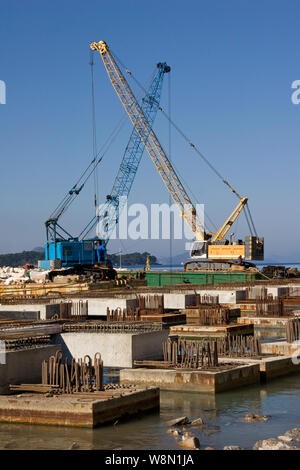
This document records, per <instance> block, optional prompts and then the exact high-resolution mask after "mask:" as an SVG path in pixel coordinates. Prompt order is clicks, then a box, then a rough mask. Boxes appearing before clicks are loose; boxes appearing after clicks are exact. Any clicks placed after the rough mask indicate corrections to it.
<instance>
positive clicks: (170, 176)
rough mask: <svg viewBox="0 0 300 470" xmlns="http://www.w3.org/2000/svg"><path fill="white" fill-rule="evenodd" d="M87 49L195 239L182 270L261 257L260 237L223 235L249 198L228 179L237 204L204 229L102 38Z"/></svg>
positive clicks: (210, 266)
mask: <svg viewBox="0 0 300 470" xmlns="http://www.w3.org/2000/svg"><path fill="white" fill-rule="evenodd" d="M90 48H91V49H92V50H96V51H98V52H99V53H100V55H101V58H102V60H103V63H104V66H105V68H106V71H107V74H108V76H109V79H110V81H111V83H112V86H113V88H114V89H115V91H116V93H117V95H118V97H119V99H120V101H121V103H122V105H123V106H124V108H125V111H126V113H127V114H128V116H129V118H130V120H131V122H132V124H133V126H134V127H135V129H136V131H137V133H138V134H139V136H140V138H141V140H142V141H143V143H144V145H145V148H146V150H147V152H148V154H149V156H150V158H151V160H152V161H153V163H154V165H155V167H156V169H157V171H158V173H159V175H160V177H161V178H162V180H163V182H164V184H165V186H166V188H167V190H168V192H169V194H170V196H171V198H172V199H173V201H174V202H175V204H176V205H177V207H178V209H179V212H180V215H181V217H182V218H183V219H184V221H185V222H186V224H187V225H188V227H189V228H190V229H191V231H192V233H193V234H194V236H195V238H196V241H195V242H194V244H193V246H192V249H191V258H192V259H193V260H195V261H197V260H199V262H198V263H197V262H196V263H195V261H190V262H188V263H186V265H185V269H188V270H190V269H192V270H194V269H196V270H198V269H210V268H213V269H227V268H228V267H230V266H231V263H230V262H228V263H224V261H229V260H234V259H238V258H240V259H248V260H255V259H256V260H261V259H263V239H262V238H258V237H256V236H252V235H251V236H248V237H246V240H245V241H244V242H243V241H242V240H238V241H237V242H234V241H232V240H227V239H226V238H225V235H226V234H227V233H228V231H229V229H230V227H231V226H232V224H233V223H234V222H235V220H236V219H237V217H238V216H239V214H240V213H241V211H242V210H243V209H244V207H245V206H246V204H247V201H248V198H247V197H241V196H239V195H238V194H237V193H236V192H235V191H234V190H233V188H231V187H230V185H229V184H228V183H227V182H226V184H227V185H228V186H229V187H230V189H231V190H233V192H234V193H235V194H236V195H237V196H238V198H239V203H238V205H237V207H236V208H235V209H234V210H233V212H232V213H231V214H230V216H229V217H228V218H227V219H226V221H225V222H224V224H223V225H222V227H221V228H220V229H219V230H218V231H217V232H216V233H210V232H207V231H205V228H204V225H203V222H202V220H200V217H199V216H198V214H197V211H196V208H195V206H194V204H193V203H192V200H191V199H190V197H189V195H188V193H187V191H186V190H185V188H184V186H183V185H182V183H181V181H180V179H179V176H178V175H177V173H176V171H175V169H174V168H173V166H172V164H171V162H170V160H169V158H168V157H167V155H166V152H165V151H164V149H163V147H162V146H161V144H160V142H159V140H158V138H157V136H156V134H155V132H154V130H153V129H152V127H151V126H150V124H149V122H148V120H147V119H146V117H145V116H144V113H143V111H142V109H141V107H140V105H139V103H138V101H137V99H136V97H135V95H134V94H133V92H132V90H131V88H130V86H129V84H128V82H127V80H126V78H125V77H124V75H123V73H122V71H121V69H120V67H119V66H118V64H117V62H116V60H115V58H114V56H113V55H112V53H111V51H110V49H109V47H108V45H107V44H106V42H104V41H100V42H92V43H91V44H90ZM204 259H206V260H207V261H208V263H206V265H205V264H203V261H204ZM221 260H222V261H221ZM220 261H221V263H220ZM212 263H213V265H212Z"/></svg>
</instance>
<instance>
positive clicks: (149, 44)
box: [0, 0, 300, 261]
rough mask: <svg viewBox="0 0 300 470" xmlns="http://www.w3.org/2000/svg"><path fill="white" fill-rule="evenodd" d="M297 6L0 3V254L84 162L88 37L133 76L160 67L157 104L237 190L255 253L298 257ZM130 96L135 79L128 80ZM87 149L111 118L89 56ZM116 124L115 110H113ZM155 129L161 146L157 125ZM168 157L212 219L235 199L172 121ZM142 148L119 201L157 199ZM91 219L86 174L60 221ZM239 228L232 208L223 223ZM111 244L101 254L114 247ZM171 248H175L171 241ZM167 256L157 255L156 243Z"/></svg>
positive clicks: (35, 225) (113, 161)
mask: <svg viewBox="0 0 300 470" xmlns="http://www.w3.org/2000/svg"><path fill="white" fill-rule="evenodd" d="M299 13H300V2H299V1H298V0H289V1H288V2H285V1H283V0H282V1H279V0H252V1H247V0H227V1H226V2H224V1H223V0H218V1H217V0H209V1H208V0H207V1H205V0H196V1H194V0H187V1H186V2H184V3H183V2H182V1H177V0H160V1H158V0H152V1H151V2H146V1H144V0H127V1H121V0H110V1H109V2H102V1H99V0H93V2H90V1H85V2H83V1H78V0H59V1H57V0H51V1H50V0H38V1H37V0H27V1H26V2H25V1H21V0H18V1H17V0H9V1H6V0H0V80H4V81H5V82H6V86H7V103H6V104H5V105H0V155H1V173H0V198H1V205H0V223H1V225H0V228H1V231H0V252H2V253H6V252H16V251H21V250H23V249H32V248H33V247H35V246H40V245H41V244H43V242H44V239H45V233H44V221H45V220H46V218H47V217H48V216H49V215H50V213H51V211H52V210H53V209H54V207H55V206H56V204H57V203H58V202H59V201H60V199H61V198H62V197H63V196H64V194H65V192H66V191H67V190H68V189H69V188H70V187H71V186H72V184H73V182H74V181H75V180H76V178H77V177H78V175H79V174H80V173H81V171H82V170H83V169H84V168H85V167H86V166H87V165H88V163H89V161H90V158H91V152H92V131H91V129H92V117H91V116H92V113H91V81H90V68H89V63H88V62H89V42H90V41H94V40H95V41H99V40H101V39H104V40H105V41H106V42H107V43H108V44H109V45H110V46H111V48H112V49H113V51H115V52H116V54H117V55H118V57H120V58H121V59H122V62H123V63H124V64H126V66H127V67H128V68H129V69H130V70H132V71H133V72H134V74H135V76H136V77H137V78H138V79H139V80H140V82H141V83H146V82H147V81H148V80H149V77H150V76H151V74H152V72H153V69H154V67H155V64H156V63H157V62H158V61H166V62H167V63H168V64H169V65H170V66H171V68H172V71H171V77H170V84H169V83H168V80H165V83H164V90H163V97H162V104H163V106H164V107H168V106H169V101H168V86H169V85H170V86H171V114H172V118H173V119H174V121H176V123H177V124H178V125H179V126H180V127H181V128H182V129H183V130H184V132H185V133H186V134H187V135H188V136H190V138H191V140H192V141H193V142H194V143H195V144H196V145H197V146H198V147H199V149H200V150H201V151H202V152H203V153H204V154H205V156H206V157H207V158H208V159H209V160H210V161H211V162H212V163H213V164H214V165H215V166H216V167H217V168H218V170H219V171H220V172H221V173H222V174H223V175H224V176H225V177H226V178H227V179H228V180H229V181H230V182H231V183H232V185H233V186H234V187H236V189H237V190H238V191H239V192H240V193H241V194H243V195H247V196H248V197H249V204H250V208H251V210H252V214H253V217H254V220H255V224H256V227H257V230H258V232H259V234H260V235H261V236H264V237H265V244H266V255H267V256H272V257H274V256H275V257H276V256H278V257H279V258H280V259H284V258H286V259H288V258H292V259H293V260H294V261H299V258H300V249H299V242H298V240H299V230H300V221H299V216H298V214H299V209H298V204H299V202H298V201H299V195H298V188H299V174H300V171H299V169H300V164H299V148H300V132H299V121H300V104H299V105H294V104H292V102H291V94H292V89H291V84H292V82H293V81H294V80H297V79H300V59H299V53H298V45H299V39H300V37H299V36H300V33H299V21H298V19H299ZM130 84H131V85H132V87H133V90H134V91H135V92H136V93H137V94H139V93H140V91H139V89H138V88H137V87H136V86H135V85H134V84H133V83H130ZM95 86H96V93H95V95H96V115H97V140H98V143H99V145H100V144H101V142H102V141H103V140H104V139H105V138H106V137H107V135H108V134H109V133H110V131H111V129H112V128H113V127H114V125H115V124H116V122H117V121H118V120H119V119H120V117H122V116H123V115H124V111H123V110H122V108H121V104H120V102H119V101H118V98H117V96H116V95H115V93H114V91H113V89H112V87H111V85H110V83H109V80H108V77H107V75H106V72H105V69H104V66H103V64H102V61H101V58H100V56H99V57H97V56H96V57H95ZM127 121H128V120H127ZM155 130H156V132H157V134H158V136H159V138H160V140H161V143H162V145H163V146H164V147H165V148H166V149H168V123H167V121H166V120H165V119H164V118H163V116H161V115H160V116H158V118H157V120H156V123H155ZM130 131H131V128H130V124H129V122H128V123H126V125H125V126H124V129H123V130H122V132H121V133H120V136H119V138H118V140H117V141H116V142H115V144H114V145H113V146H112V147H111V149H110V151H109V152H108V154H107V155H106V156H105V158H104V160H103V163H102V164H101V165H100V166H99V187H100V196H101V197H102V199H103V198H104V197H105V195H106V194H108V193H109V192H110V188H111V186H112V183H113V179H114V177H115V174H116V172H117V169H118V166H119V163H120V160H121V158H122V154H123V151H124V148H125V145H126V142H127V140H128V137H129V135H130ZM171 156H172V160H173V161H174V163H175V165H176V168H178V170H179V172H180V175H182V177H183V178H184V180H185V181H187V182H188V185H189V188H191V189H192V191H193V193H194V194H195V195H196V196H197V200H198V201H199V202H201V203H204V204H205V208H206V211H207V213H208V214H209V216H210V217H211V218H212V219H213V221H214V222H215V224H216V225H217V226H219V225H221V224H222V223H223V221H224V220H225V218H226V217H227V216H228V215H229V213H230V212H231V210H232V209H233V207H234V205H235V204H236V200H235V199H234V197H233V196H232V194H231V193H230V192H229V191H228V190H227V189H226V188H225V187H224V186H223V185H222V184H221V182H220V181H219V180H218V179H217V178H216V177H215V175H213V174H212V173H211V172H210V170H209V169H208V168H207V167H206V166H205V165H204V164H203V162H202V161H201V160H199V158H198V157H197V156H196V154H195V153H193V152H192V151H191V150H190V149H189V147H188V146H187V145H186V143H185V142H184V141H183V140H182V139H181V138H179V136H178V135H176V133H175V131H174V130H173V131H172V151H171ZM168 201H169V196H168V193H167V191H166V190H165V188H164V187H163V184H162V182H161V180H160V177H159V176H158V175H157V173H156V170H155V168H154V166H153V163H152V162H151V160H150V159H149V157H148V155H147V154H146V153H145V154H144V157H143V161H142V164H141V166H140V168H139V171H138V174H137V177H136V181H135V183H134V186H133V189H132V192H131V195H130V201H129V202H142V203H146V204H150V203H151V202H155V203H162V202H168ZM92 215H93V184H92V182H91V184H90V185H89V187H87V188H86V189H85V191H84V193H83V194H82V195H81V197H80V198H79V199H78V201H77V202H76V203H74V205H73V207H72V209H70V212H69V214H68V216H67V215H66V217H65V219H64V220H63V221H62V223H64V225H65V226H66V228H68V229H70V231H71V232H72V233H74V234H76V233H77V232H79V231H80V230H81V228H82V227H83V226H84V225H85V223H87V222H88V220H89V217H91V216H92ZM236 230H237V232H238V231H240V234H241V235H245V234H246V232H247V230H246V226H245V224H244V218H243V217H242V218H241V220H240V222H239V224H238V226H237V228H236ZM119 248H120V245H119V243H118V242H112V244H111V251H115V250H118V249H119ZM123 249H125V250H127V251H134V250H146V249H147V250H149V251H151V252H153V253H154V254H157V255H164V254H168V250H169V242H167V241H165V242H158V241H152V242H151V241H135V242H133V241H128V242H123ZM173 251H174V253H180V252H182V251H183V244H182V243H181V242H174V243H173ZM166 252H167V253H166Z"/></svg>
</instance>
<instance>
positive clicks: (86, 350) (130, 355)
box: [52, 329, 169, 367]
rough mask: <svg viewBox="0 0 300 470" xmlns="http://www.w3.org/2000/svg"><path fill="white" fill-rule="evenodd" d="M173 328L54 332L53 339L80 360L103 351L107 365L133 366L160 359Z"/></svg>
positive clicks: (68, 356) (104, 361) (66, 355)
mask: <svg viewBox="0 0 300 470" xmlns="http://www.w3.org/2000/svg"><path fill="white" fill-rule="evenodd" d="M168 334H169V330H168V329H163V330H159V331H149V332H146V333H99V332H79V333H74V332H71V333H61V334H58V335H54V336H53V337H52V341H53V343H55V344H59V345H60V346H61V350H62V353H63V357H67V358H68V359H69V360H70V359H71V358H72V357H75V359H79V358H80V357H83V356H84V355H86V354H88V355H89V356H91V357H94V355H95V353H96V352H100V354H101V357H102V360H103V363H104V367H132V366H133V362H134V361H135V360H159V359H161V358H162V355H163V351H162V343H163V342H164V341H167V339H168Z"/></svg>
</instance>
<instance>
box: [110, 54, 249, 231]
mask: <svg viewBox="0 0 300 470" xmlns="http://www.w3.org/2000/svg"><path fill="white" fill-rule="evenodd" d="M110 50H111V52H112V54H113V56H114V57H115V58H116V59H117V61H118V62H119V63H120V65H121V66H122V67H123V68H124V69H125V71H126V73H127V74H128V75H129V76H130V77H131V78H132V79H133V80H134V81H135V82H136V84H137V85H138V86H139V87H140V88H141V89H142V90H143V91H145V88H144V87H143V85H142V84H141V83H140V82H139V80H138V79H137V78H136V77H135V76H134V74H133V73H132V72H131V71H130V70H129V69H128V68H127V67H126V66H125V65H124V64H123V62H122V61H121V59H120V58H119V57H118V56H117V55H116V54H115V52H114V51H112V49H110ZM158 109H159V111H160V112H161V113H162V114H163V116H164V117H165V118H166V119H167V120H168V121H169V122H170V123H171V125H172V126H173V127H174V128H175V130H176V131H177V132H178V133H179V135H181V137H182V138H183V139H184V140H185V141H186V142H187V143H188V145H189V146H190V147H192V149H193V150H194V151H195V152H196V153H197V154H198V156H199V157H200V158H201V159H202V160H203V161H204V162H205V163H206V164H207V165H208V166H209V168H210V169H211V170H212V171H213V172H214V173H215V175H216V176H217V177H218V178H219V179H220V180H221V181H222V182H223V183H224V184H225V185H226V186H227V187H228V188H229V189H230V191H231V192H232V193H233V194H235V196H236V197H237V198H238V199H239V200H241V199H242V196H241V195H240V194H239V193H238V192H237V191H236V190H235V189H234V188H233V186H231V184H230V183H229V182H228V181H227V180H226V179H225V178H224V177H223V176H222V175H221V173H220V172H219V171H218V170H217V169H216V168H215V167H214V166H213V165H212V164H211V163H210V161H209V160H208V159H207V158H206V157H205V156H204V155H203V153H202V152H201V151H200V150H199V149H198V148H197V147H196V145H195V144H194V143H193V142H192V141H191V139H189V138H188V137H187V135H186V134H185V133H184V132H183V131H182V130H181V129H180V127H179V126H178V125H177V124H176V123H175V122H174V121H173V120H172V119H171V117H170V115H169V114H168V113H167V112H166V111H165V110H164V109H163V107H162V106H159V107H158ZM245 209H246V210H245V211H244V213H245V217H246V221H247V225H248V227H249V230H250V233H251V234H252V233H253V232H254V233H255V234H256V236H257V232H256V229H255V226H254V222H253V218H252V215H251V212H250V208H249V205H248V203H246V204H245ZM247 212H248V214H247ZM249 219H250V220H249Z"/></svg>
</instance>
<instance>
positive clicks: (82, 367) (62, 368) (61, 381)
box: [42, 351, 103, 393]
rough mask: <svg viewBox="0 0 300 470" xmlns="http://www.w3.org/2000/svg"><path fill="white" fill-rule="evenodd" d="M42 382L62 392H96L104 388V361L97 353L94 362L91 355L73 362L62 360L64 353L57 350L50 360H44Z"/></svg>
mask: <svg viewBox="0 0 300 470" xmlns="http://www.w3.org/2000/svg"><path fill="white" fill-rule="evenodd" d="M42 384H43V385H53V386H56V387H58V391H59V392H61V393H74V392H94V391H101V390H103V361H102V359H101V354H100V353H96V354H95V356H94V363H93V361H92V359H91V358H90V356H88V355H86V356H84V358H83V359H78V361H76V360H75V359H74V358H73V359H72V361H71V364H68V362H67V359H66V361H65V363H64V364H63V362H62V353H61V351H57V353H56V354H55V356H51V357H50V358H49V361H43V362H42Z"/></svg>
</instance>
